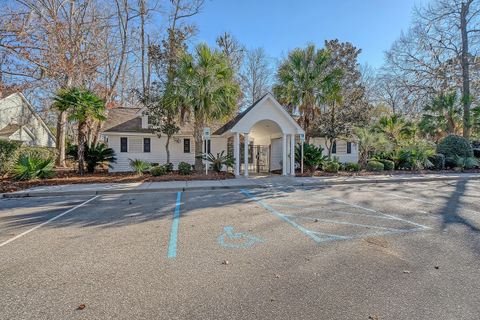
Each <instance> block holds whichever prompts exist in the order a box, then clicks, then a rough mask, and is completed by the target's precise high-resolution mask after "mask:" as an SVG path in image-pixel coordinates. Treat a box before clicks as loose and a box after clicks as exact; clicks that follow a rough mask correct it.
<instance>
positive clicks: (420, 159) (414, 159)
mask: <svg viewBox="0 0 480 320" xmlns="http://www.w3.org/2000/svg"><path fill="white" fill-rule="evenodd" d="M434 154H435V150H434V147H433V145H432V143H431V142H428V141H425V140H418V141H414V142H411V143H409V144H408V145H406V146H404V147H403V148H402V149H401V150H399V151H398V155H397V156H398V167H399V168H403V169H412V170H423V169H425V168H431V167H432V166H433V164H432V162H431V161H430V157H431V156H433V155H434Z"/></svg>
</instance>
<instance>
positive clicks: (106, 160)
mask: <svg viewBox="0 0 480 320" xmlns="http://www.w3.org/2000/svg"><path fill="white" fill-rule="evenodd" d="M66 154H67V156H68V157H69V158H71V159H72V160H75V161H77V160H78V146H77V145H69V146H67V151H66ZM84 157H85V163H86V165H87V172H88V173H93V172H95V168H96V167H98V166H101V165H105V166H108V167H109V168H113V166H112V163H116V162H117V158H116V155H115V151H114V150H113V149H112V148H108V147H107V145H106V144H104V143H98V144H96V145H94V146H92V147H89V146H88V145H87V144H85V152H84Z"/></svg>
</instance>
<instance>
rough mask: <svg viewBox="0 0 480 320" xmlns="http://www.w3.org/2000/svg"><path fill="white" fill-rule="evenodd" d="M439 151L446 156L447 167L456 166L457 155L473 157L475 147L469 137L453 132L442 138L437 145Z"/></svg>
mask: <svg viewBox="0 0 480 320" xmlns="http://www.w3.org/2000/svg"><path fill="white" fill-rule="evenodd" d="M437 153H441V154H443V155H444V156H445V165H446V166H447V167H455V166H456V157H457V156H458V157H462V158H469V157H473V148H472V146H471V144H470V142H469V141H468V140H467V139H465V138H463V137H460V136H456V135H453V134H451V135H449V136H446V137H445V138H443V139H442V140H440V142H439V143H438V145H437Z"/></svg>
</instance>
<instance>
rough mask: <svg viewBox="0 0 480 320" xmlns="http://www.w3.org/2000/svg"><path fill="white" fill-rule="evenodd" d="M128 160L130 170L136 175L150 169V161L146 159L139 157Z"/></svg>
mask: <svg viewBox="0 0 480 320" xmlns="http://www.w3.org/2000/svg"><path fill="white" fill-rule="evenodd" d="M128 160H129V161H130V168H132V170H133V171H134V172H135V173H137V174H138V175H141V174H143V173H144V172H146V171H148V170H149V169H150V163H148V162H146V161H143V160H140V159H134V160H132V159H128Z"/></svg>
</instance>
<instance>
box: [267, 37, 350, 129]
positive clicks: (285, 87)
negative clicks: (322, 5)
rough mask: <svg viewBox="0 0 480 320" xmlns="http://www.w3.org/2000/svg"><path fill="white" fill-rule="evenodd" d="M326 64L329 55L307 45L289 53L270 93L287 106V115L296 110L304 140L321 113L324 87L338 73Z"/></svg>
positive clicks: (329, 84) (328, 61) (328, 84)
mask: <svg viewBox="0 0 480 320" xmlns="http://www.w3.org/2000/svg"><path fill="white" fill-rule="evenodd" d="M329 64H330V55H329V53H328V52H327V51H325V50H317V49H315V46H314V45H313V44H310V45H308V46H307V47H306V48H305V49H301V48H297V49H294V50H293V51H291V52H290V53H289V54H288V58H287V59H286V60H285V61H283V62H282V64H281V65H280V67H279V69H278V71H277V75H276V78H277V80H276V84H275V85H274V87H273V92H274V94H275V96H276V98H277V99H278V101H279V102H280V103H282V104H284V105H286V106H289V108H290V112H292V113H293V112H295V111H297V110H298V112H299V113H300V124H301V125H302V127H303V129H304V130H305V135H306V137H307V139H308V138H310V137H311V131H310V126H311V125H312V124H313V122H314V121H315V118H316V115H317V114H318V113H319V112H320V105H321V104H322V102H323V99H324V91H325V89H326V87H328V86H331V83H332V82H336V80H337V79H338V77H339V76H340V74H341V72H340V71H339V70H336V69H335V70H329Z"/></svg>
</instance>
